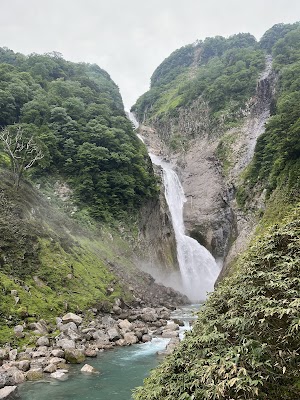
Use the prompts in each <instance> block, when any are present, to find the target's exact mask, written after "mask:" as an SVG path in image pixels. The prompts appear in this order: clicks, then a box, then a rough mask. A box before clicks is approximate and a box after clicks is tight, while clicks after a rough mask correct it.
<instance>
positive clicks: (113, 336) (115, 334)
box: [107, 328, 121, 342]
mask: <svg viewBox="0 0 300 400" xmlns="http://www.w3.org/2000/svg"><path fill="white" fill-rule="evenodd" d="M107 334H108V337H109V340H110V341H112V342H115V341H116V340H119V339H121V333H120V331H119V329H118V328H110V329H108V331H107Z"/></svg>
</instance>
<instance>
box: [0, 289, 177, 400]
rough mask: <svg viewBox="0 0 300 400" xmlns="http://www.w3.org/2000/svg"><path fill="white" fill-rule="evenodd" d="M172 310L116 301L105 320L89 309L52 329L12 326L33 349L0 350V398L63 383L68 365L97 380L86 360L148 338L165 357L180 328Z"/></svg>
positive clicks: (49, 326)
mask: <svg viewBox="0 0 300 400" xmlns="http://www.w3.org/2000/svg"><path fill="white" fill-rule="evenodd" d="M175 298H176V296H174V299H175ZM176 300H177V301H179V300H180V299H179V297H177V299H176ZM169 307H170V305H169ZM171 308H172V309H174V307H171ZM171 308H167V307H164V306H161V307H155V308H153V307H139V308H138V307H134V308H133V307H129V306H128V305H126V304H124V302H122V300H120V299H118V300H116V302H115V304H114V306H113V309H112V311H111V313H109V314H108V313H101V312H99V311H98V310H96V309H91V310H89V312H88V313H83V314H74V313H67V314H65V315H63V316H62V317H61V318H60V317H57V318H56V321H55V322H56V323H55V324H49V323H47V322H46V321H44V320H40V321H38V322H35V323H31V324H29V325H28V326H26V325H25V324H23V325H17V326H15V328H14V332H15V335H16V336H17V337H19V338H22V337H24V336H25V334H26V335H27V336H28V335H29V333H28V332H31V333H30V335H31V338H32V344H31V345H30V346H23V347H22V348H21V349H16V348H14V347H13V346H9V345H7V346H4V347H3V348H1V349H0V363H1V366H0V398H1V399H17V398H19V397H18V389H17V385H19V384H21V383H23V382H25V381H37V380H43V379H48V378H50V379H53V380H65V379H67V375H68V370H69V366H70V364H79V363H84V362H86V364H85V365H84V366H83V367H82V369H81V372H82V373H86V374H95V373H96V374H97V373H99V371H97V370H95V369H94V368H93V367H92V366H90V365H89V364H88V361H87V360H88V359H89V358H94V357H97V355H98V353H99V352H103V351H105V350H108V349H112V348H114V347H117V346H129V345H133V344H137V343H146V342H149V341H151V340H152V338H153V337H162V338H169V339H170V342H169V344H168V345H167V348H166V350H165V351H163V352H161V354H170V353H171V352H172V351H173V350H174V348H175V346H176V345H177V344H178V343H179V340H180V339H179V324H180V325H182V322H180V321H178V320H176V319H175V321H173V320H170V318H171V317H170V316H171V311H172V309H171ZM177 322H178V323H177ZM34 338H35V339H34Z"/></svg>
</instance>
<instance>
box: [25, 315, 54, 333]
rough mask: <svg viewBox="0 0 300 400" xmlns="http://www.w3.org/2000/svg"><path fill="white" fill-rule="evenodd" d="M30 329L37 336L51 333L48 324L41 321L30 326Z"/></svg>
mask: <svg viewBox="0 0 300 400" xmlns="http://www.w3.org/2000/svg"><path fill="white" fill-rule="evenodd" d="M28 327H29V329H31V330H33V331H34V332H35V333H37V334H41V335H46V334H47V333H48V332H49V328H48V325H47V322H46V321H44V320H43V319H41V320H40V321H39V322H33V323H31V324H29V326H28Z"/></svg>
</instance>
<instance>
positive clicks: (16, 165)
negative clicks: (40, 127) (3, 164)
mask: <svg viewBox="0 0 300 400" xmlns="http://www.w3.org/2000/svg"><path fill="white" fill-rule="evenodd" d="M0 140H1V141H2V144H3V150H4V152H5V153H6V154H8V156H9V158H10V163H11V169H12V172H13V174H14V176H15V185H16V187H17V188H18V187H19V185H20V180H21V178H22V176H23V173H24V171H26V170H28V169H29V168H30V167H32V166H33V164H34V163H35V162H36V161H38V160H41V159H42V158H43V157H44V154H43V152H42V150H41V148H40V146H39V145H38V143H37V142H36V140H35V139H34V137H33V135H29V136H28V135H26V132H25V131H24V129H23V128H22V127H21V126H17V125H15V126H11V127H6V128H5V129H3V130H2V132H1V133H0Z"/></svg>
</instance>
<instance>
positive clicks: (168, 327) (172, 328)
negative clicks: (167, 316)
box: [166, 322, 179, 331]
mask: <svg viewBox="0 0 300 400" xmlns="http://www.w3.org/2000/svg"><path fill="white" fill-rule="evenodd" d="M178 329H179V325H178V324H175V323H174V322H170V323H169V324H167V325H166V330H168V331H177V330H178Z"/></svg>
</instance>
